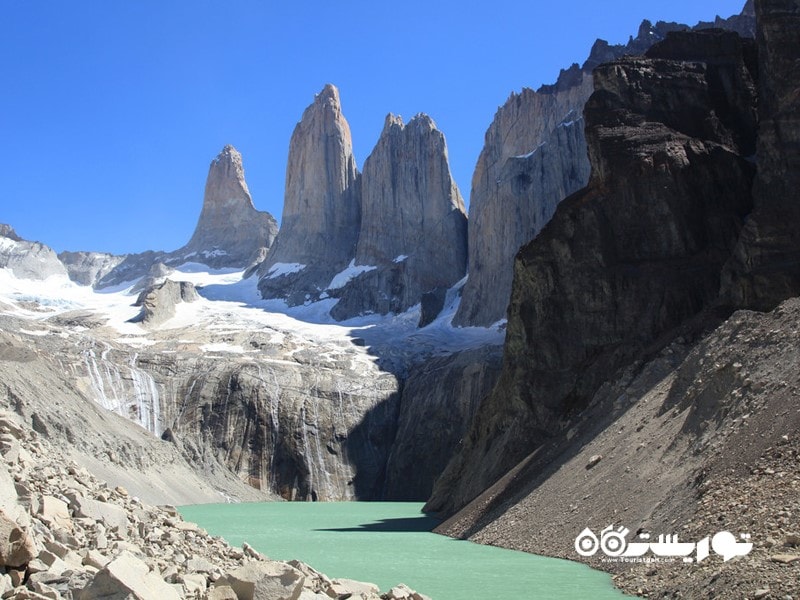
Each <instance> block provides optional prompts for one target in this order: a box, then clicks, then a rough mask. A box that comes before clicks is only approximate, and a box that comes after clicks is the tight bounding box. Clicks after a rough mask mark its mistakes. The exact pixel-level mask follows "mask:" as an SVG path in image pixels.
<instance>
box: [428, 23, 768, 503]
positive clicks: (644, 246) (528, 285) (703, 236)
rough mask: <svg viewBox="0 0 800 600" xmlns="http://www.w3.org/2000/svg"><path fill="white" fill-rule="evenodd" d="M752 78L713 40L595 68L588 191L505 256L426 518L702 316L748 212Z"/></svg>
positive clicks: (738, 54)
mask: <svg viewBox="0 0 800 600" xmlns="http://www.w3.org/2000/svg"><path fill="white" fill-rule="evenodd" d="M755 71H756V69H755V48H754V44H753V43H752V42H751V41H748V40H743V39H741V38H739V36H738V35H736V34H734V33H728V32H723V31H719V30H712V31H708V32H698V33H691V32H673V33H670V34H669V35H668V37H667V40H666V41H665V42H663V43H661V44H659V45H656V46H654V47H653V48H652V49H651V50H650V51H649V52H648V55H647V57H646V58H630V57H629V58H623V59H620V60H617V61H614V62H611V63H608V64H604V65H602V66H600V67H598V68H597V69H596V70H595V92H594V93H593V94H592V96H591V98H590V100H589V102H588V103H587V105H586V109H585V118H586V138H587V141H588V146H589V157H590V160H591V163H592V176H591V180H590V183H589V185H588V187H586V188H585V189H584V190H582V191H580V192H578V193H576V194H574V195H573V196H571V197H570V198H568V199H567V200H565V201H564V202H563V203H562V204H561V205H560V206H559V208H558V209H557V211H556V213H555V215H554V217H553V219H552V220H551V221H550V223H549V224H548V225H547V226H546V227H545V229H544V230H543V231H542V232H541V233H540V234H539V236H538V237H537V238H535V239H534V240H533V241H532V242H531V243H530V244H528V245H527V246H525V247H523V249H522V250H521V251H520V252H519V254H518V255H517V259H516V262H515V265H514V288H513V291H512V296H511V305H510V307H509V313H508V316H509V324H508V334H507V339H506V347H505V355H504V364H503V372H502V375H501V377H500V381H499V383H498V385H497V386H496V388H495V389H494V391H493V393H492V394H491V396H490V397H489V398H488V400H487V401H486V402H484V403H483V404H482V405H481V406H480V408H479V409H478V413H477V415H476V418H475V420H474V422H473V426H472V428H471V430H470V433H469V435H468V436H467V438H466V440H465V443H464V446H463V449H462V451H461V452H460V453H459V454H458V455H457V456H456V458H455V459H454V460H453V461H452V462H451V463H450V464H449V465H448V468H447V470H446V471H445V473H444V474H443V476H442V478H441V479H440V480H439V482H438V483H437V486H436V488H435V490H434V493H433V495H432V497H431V500H430V501H429V503H428V506H427V508H428V509H431V510H438V511H442V512H445V513H451V512H453V511H455V510H457V509H458V508H460V507H461V506H463V505H464V504H465V503H466V502H468V501H470V500H471V499H472V498H474V497H475V496H476V495H477V494H478V493H479V492H481V491H482V490H483V489H485V488H486V487H487V486H489V485H490V484H492V483H493V482H494V481H495V480H497V479H498V478H499V477H500V476H501V475H503V474H504V473H505V472H506V471H508V470H509V469H510V468H511V467H513V466H514V465H515V464H516V463H517V462H518V461H520V460H521V459H522V458H524V457H525V456H527V455H528V454H529V453H531V452H532V451H534V450H535V449H536V448H537V447H539V446H540V445H542V444H543V443H544V442H546V440H548V439H549V438H550V437H551V436H553V435H554V434H555V433H557V432H558V431H560V430H562V429H563V428H564V427H565V426H566V425H567V424H568V423H569V422H570V419H571V418H572V417H573V416H574V415H575V414H577V413H578V412H579V411H580V410H581V409H582V408H583V407H584V406H585V405H586V403H587V401H588V399H589V398H590V397H591V395H592V394H593V393H594V392H595V391H596V390H597V388H598V387H599V386H600V384H601V383H602V382H603V381H604V380H606V379H607V378H608V377H609V376H611V375H612V374H613V373H614V372H615V371H616V370H617V369H619V368H620V367H622V366H624V365H625V364H627V363H628V362H630V361H631V360H633V358H634V357H635V356H636V355H637V354H638V353H640V352H641V351H642V350H643V349H645V348H647V347H648V346H649V345H651V344H653V343H654V341H655V340H657V339H658V338H659V337H660V336H661V335H663V334H665V333H667V332H669V331H670V330H672V329H673V328H675V327H676V326H678V325H680V324H681V323H682V322H684V321H685V320H687V319H689V318H691V317H693V316H694V315H697V314H698V313H700V312H701V311H703V310H705V309H707V308H709V307H711V306H713V305H715V304H716V302H717V298H718V291H719V285H720V273H721V271H722V267H723V265H724V264H725V263H726V261H727V260H729V258H730V256H731V254H732V252H733V248H734V246H735V244H736V241H737V238H738V235H739V232H740V230H741V227H742V223H743V220H744V217H745V216H746V215H747V214H748V213H749V211H750V210H751V208H752V198H751V193H750V188H751V186H752V181H753V177H754V166H753V164H752V163H751V162H750V161H749V160H748V159H747V157H749V156H750V155H751V154H752V152H753V149H754V148H755V135H756V131H755V128H756V119H755V105H756V88H755V83H754V79H755V77H756V73H755Z"/></svg>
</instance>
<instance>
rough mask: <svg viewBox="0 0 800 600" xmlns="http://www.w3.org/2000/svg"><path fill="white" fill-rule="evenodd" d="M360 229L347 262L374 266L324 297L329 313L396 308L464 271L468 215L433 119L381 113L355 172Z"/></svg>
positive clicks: (446, 284)
mask: <svg viewBox="0 0 800 600" xmlns="http://www.w3.org/2000/svg"><path fill="white" fill-rule="evenodd" d="M361 197H362V213H361V228H360V230H359V234H358V245H357V247H356V252H355V261H354V265H356V266H357V265H369V266H370V267H374V268H372V269H370V270H369V271H363V272H362V274H361V275H360V276H358V277H357V278H353V279H351V280H350V282H349V284H348V285H347V286H345V287H344V288H343V289H341V290H336V291H334V292H333V293H331V295H334V296H336V297H339V298H340V300H339V303H338V304H337V305H336V307H335V308H334V309H333V311H332V312H331V314H332V315H333V316H334V317H336V318H340V319H341V318H347V317H350V316H355V315H358V314H361V313H364V312H378V313H382V314H385V313H387V312H401V311H403V310H405V309H407V308H409V307H410V306H412V305H414V304H417V303H418V302H420V299H421V297H422V295H423V294H425V293H426V292H431V291H433V290H436V289H447V288H449V287H451V286H452V285H453V284H455V283H456V282H457V281H459V280H460V279H461V278H462V277H463V276H464V273H465V272H466V260H467V246H466V245H467V237H466V236H467V218H466V214H465V209H464V201H463V199H462V198H461V193H460V192H459V191H458V187H457V186H456V184H455V182H454V181H453V178H452V176H451V174H450V167H449V164H448V159H447V144H446V142H445V138H444V135H443V134H442V132H441V131H439V129H437V127H436V123H434V121H433V119H431V118H430V117H429V116H428V115H426V114H418V115H416V116H415V117H414V118H413V119H411V120H410V121H409V122H408V124H404V123H403V120H402V118H401V117H399V116H395V115H392V114H389V115H387V117H386V120H385V122H384V128H383V132H382V133H381V137H380V139H379V140H378V143H377V144H376V145H375V148H374V150H373V151H372V153H371V154H370V156H369V157H368V158H367V160H366V161H365V162H364V172H363V174H362V175H361Z"/></svg>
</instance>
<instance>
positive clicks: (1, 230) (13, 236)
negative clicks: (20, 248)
mask: <svg viewBox="0 0 800 600" xmlns="http://www.w3.org/2000/svg"><path fill="white" fill-rule="evenodd" d="M0 237H4V238H8V239H10V240H11V241H14V242H21V241H22V238H21V237H19V236H18V235H17V232H16V231H14V228H13V227H11V225H7V224H6V223H0Z"/></svg>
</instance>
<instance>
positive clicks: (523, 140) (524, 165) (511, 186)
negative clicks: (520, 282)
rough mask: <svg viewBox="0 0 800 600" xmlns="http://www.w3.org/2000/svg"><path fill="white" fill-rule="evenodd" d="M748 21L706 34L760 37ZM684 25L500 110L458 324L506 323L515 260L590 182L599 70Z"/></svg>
mask: <svg viewBox="0 0 800 600" xmlns="http://www.w3.org/2000/svg"><path fill="white" fill-rule="evenodd" d="M746 13H747V7H745V13H743V14H742V15H737V16H734V17H731V18H730V19H719V18H718V19H717V20H716V21H714V22H713V23H700V24H699V25H697V26H696V28H698V29H704V28H709V27H718V28H725V29H732V30H736V31H740V32H741V33H743V34H746V33H750V35H752V34H753V30H754V26H755V21H754V19H753V17H752V16H751V15H749V14H746ZM688 29H689V27H688V26H686V25H681V24H678V23H665V22H662V21H659V22H657V23H656V24H652V23H651V22H650V21H647V20H645V21H643V22H642V24H641V26H640V27H639V31H638V32H637V35H636V37H631V39H630V40H629V41H628V43H627V44H625V45H610V44H608V43H607V42H605V41H604V40H597V42H595V44H594V46H593V47H592V50H591V52H590V54H589V57H588V58H587V60H586V62H585V63H584V64H583V66H582V67H579V66H578V65H577V64H576V65H573V66H572V67H570V68H569V69H567V70H564V71H562V72H561V74H560V76H559V78H558V81H557V83H556V84H554V85H550V86H542V87H541V88H540V89H539V90H538V91H536V92H534V91H533V90H530V89H524V90H522V92H521V93H519V94H512V95H511V97H510V98H509V99H508V100H507V101H506V103H505V104H504V105H503V106H502V107H500V109H499V110H498V111H497V114H496V115H495V118H494V121H493V122H492V124H491V125H490V126H489V129H488V131H487V132H486V139H485V143H484V147H483V150H482V151H481V155H480V157H479V158H478V163H477V165H476V167H475V172H474V174H473V178H472V191H471V194H470V209H469V210H470V212H469V222H470V226H469V279H468V280H467V283H466V285H465V287H464V292H463V299H462V302H461V306H460V308H459V311H458V314H457V315H456V317H455V319H454V323H456V324H457V325H464V326H466V325H479V326H486V325H490V324H492V323H494V322H496V321H498V320H500V319H503V318H505V316H506V309H507V307H508V300H509V296H510V293H511V282H512V279H513V267H512V265H513V262H514V256H515V255H516V253H517V251H518V250H519V249H520V247H521V246H522V245H523V244H526V243H528V242H529V241H530V240H532V239H533V238H534V237H535V236H536V235H537V234H538V233H539V232H540V231H541V230H542V228H543V227H544V226H545V224H546V223H547V222H548V221H549V220H550V218H551V217H552V215H553V212H554V211H555V208H556V206H557V205H558V203H559V202H560V201H561V200H562V199H564V198H566V197H567V196H568V195H570V194H572V193H574V192H577V191H578V190H580V189H581V188H583V187H584V186H586V185H587V183H588V181H589V172H590V162H589V159H588V157H587V146H586V139H585V136H584V131H583V130H584V126H585V124H584V121H583V117H582V114H583V107H584V105H585V103H586V101H587V100H588V98H589V96H590V95H591V93H592V91H593V83H592V81H593V80H592V70H593V69H594V68H595V67H597V66H598V65H600V64H602V63H604V62H608V61H612V60H615V59H617V58H619V57H621V56H623V55H639V54H643V53H644V52H645V51H647V49H648V48H650V47H651V46H652V45H653V44H655V43H657V42H660V41H662V40H664V39H665V37H666V36H667V35H668V34H669V33H670V32H673V31H684V30H688Z"/></svg>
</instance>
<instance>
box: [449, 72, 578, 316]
mask: <svg viewBox="0 0 800 600" xmlns="http://www.w3.org/2000/svg"><path fill="white" fill-rule="evenodd" d="M591 91H592V77H591V74H589V73H586V72H584V71H579V72H577V73H575V74H574V77H573V79H572V80H571V81H570V82H569V83H568V84H564V85H562V87H561V89H559V90H552V91H550V92H549V93H540V92H534V91H533V90H530V89H524V90H523V91H522V92H521V93H520V94H512V95H511V97H510V98H509V99H508V100H507V101H506V103H505V104H504V105H503V106H502V107H501V108H500V109H499V110H498V111H497V114H496V115H495V118H494V121H493V122H492V124H491V125H490V126H489V129H488V131H487V132H486V140H485V142H484V147H483V150H482V151H481V154H480V156H479V158H478V164H477V165H476V167H475V172H474V174H473V176H472V191H471V193H470V209H469V211H470V212H469V223H470V226H469V279H468V280H467V284H466V286H465V288H464V292H463V298H462V301H461V306H460V307H459V311H458V314H457V315H456V318H455V320H454V322H455V323H456V324H458V325H484V326H485V325H490V324H492V323H494V322H495V321H498V320H500V319H502V318H504V317H505V313H506V307H507V305H508V296H509V294H510V291H511V279H512V269H511V264H512V261H513V257H514V255H515V254H516V253H517V251H518V250H519V247H520V246H521V245H522V244H524V243H525V242H527V241H528V240H530V239H532V238H533V237H534V236H535V235H536V234H537V233H538V232H539V231H540V230H541V229H542V227H544V225H545V224H546V223H547V221H548V220H549V219H550V217H551V216H552V214H553V211H554V210H555V207H556V206H557V204H558V202H560V201H561V200H562V199H563V198H565V197H566V196H568V195H569V194H571V193H572V192H575V191H577V190H579V189H581V188H582V187H583V186H584V185H586V182H587V181H588V176H589V163H588V159H587V158H586V141H585V138H584V136H583V119H582V117H581V116H580V115H581V111H582V109H583V105H584V104H585V103H586V99H587V98H588V97H589V95H590V94H591Z"/></svg>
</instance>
